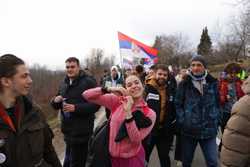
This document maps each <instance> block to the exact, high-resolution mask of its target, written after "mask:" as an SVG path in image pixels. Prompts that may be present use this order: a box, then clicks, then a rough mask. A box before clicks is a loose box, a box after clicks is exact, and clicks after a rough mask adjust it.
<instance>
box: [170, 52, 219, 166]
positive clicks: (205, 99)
mask: <svg viewBox="0 0 250 167" xmlns="http://www.w3.org/2000/svg"><path fill="white" fill-rule="evenodd" d="M206 67H207V66H206V62H205V60H204V59H203V58H202V56H196V57H194V58H193V59H192V60H191V67H190V69H189V70H188V75H187V76H186V78H185V79H184V80H183V81H182V82H181V83H180V84H179V86H178V89H177V92H176V99H175V103H176V113H177V125H178V127H179V129H180V131H181V135H182V154H183V155H182V163H183V167H191V164H192V160H193V155H194V152H195V149H196V146H197V144H198V143H199V144H200V146H201V149H202V152H203V154H204V157H205V160H206V164H207V166H208V167H217V157H218V152H217V145H216V135H217V130H218V124H219V118H220V107H219V93H218V89H217V84H218V83H217V80H216V79H215V78H213V77H212V76H211V75H210V74H208V71H207V70H206Z"/></svg>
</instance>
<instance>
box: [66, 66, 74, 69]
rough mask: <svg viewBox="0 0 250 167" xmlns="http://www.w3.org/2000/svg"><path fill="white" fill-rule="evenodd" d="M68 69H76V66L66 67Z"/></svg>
mask: <svg viewBox="0 0 250 167" xmlns="http://www.w3.org/2000/svg"><path fill="white" fill-rule="evenodd" d="M66 68H67V69H69V68H76V66H66Z"/></svg>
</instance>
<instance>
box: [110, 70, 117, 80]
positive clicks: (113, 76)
mask: <svg viewBox="0 0 250 167" xmlns="http://www.w3.org/2000/svg"><path fill="white" fill-rule="evenodd" d="M111 75H112V78H115V77H116V76H117V75H118V72H117V71H116V69H113V70H112V71H111Z"/></svg>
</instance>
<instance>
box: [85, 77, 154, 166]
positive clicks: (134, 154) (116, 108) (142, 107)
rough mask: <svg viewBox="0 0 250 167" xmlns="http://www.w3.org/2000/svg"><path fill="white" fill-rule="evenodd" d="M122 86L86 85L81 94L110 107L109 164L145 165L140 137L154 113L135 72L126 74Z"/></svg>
mask: <svg viewBox="0 0 250 167" xmlns="http://www.w3.org/2000/svg"><path fill="white" fill-rule="evenodd" d="M125 87H126V88H123V87H106V88H105V87H104V88H94V89H89V90H87V91H85V92H83V97H84V98H85V99H87V100H88V101H90V102H92V103H96V104H99V105H102V106H105V107H106V108H108V109H109V110H111V117H110V126H109V146H108V149H109V153H110V155H111V157H110V160H111V163H112V167H127V166H130V167H144V166H145V152H144V148H143V147H142V140H143V139H144V138H145V137H146V136H147V135H148V134H149V133H150V131H151V130H152V128H153V125H154V122H155V119H156V115H155V113H154V111H152V110H151V109H150V108H149V107H148V106H147V104H146V102H145V101H144V99H143V98H142V94H143V91H144V88H143V85H142V83H141V81H140V79H139V78H138V77H137V76H135V75H130V76H128V77H127V78H126V80H125ZM138 117H139V118H138ZM98 156H99V155H98ZM100 156H101V155H100ZM97 166H98V165H97Z"/></svg>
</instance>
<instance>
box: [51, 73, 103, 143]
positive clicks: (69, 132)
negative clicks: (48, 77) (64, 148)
mask: <svg viewBox="0 0 250 167" xmlns="http://www.w3.org/2000/svg"><path fill="white" fill-rule="evenodd" d="M94 87H96V81H95V80H94V78H93V77H90V76H88V75H86V74H85V73H84V72H83V71H81V72H80V74H79V76H78V77H77V78H76V79H75V80H74V81H73V82H72V84H71V85H70V81H69V78H68V77H66V78H65V79H64V81H63V82H62V83H61V85H60V87H59V91H58V95H61V96H63V97H64V98H66V103H69V104H74V105H75V107H76V110H75V111H74V112H71V113H66V114H65V113H64V112H62V103H55V102H54V99H53V100H52V101H51V104H52V106H53V108H54V109H60V110H61V120H62V124H61V128H62V132H63V134H64V138H65V141H66V142H67V143H72V144H80V143H84V142H87V141H88V139H89V137H90V136H91V134H92V132H93V127H94V118H95V115H94V114H95V112H96V111H98V109H99V106H98V105H96V104H93V103H89V102H87V101H86V100H85V99H84V98H83V96H82V93H83V92H84V91H85V90H87V89H90V88H94Z"/></svg>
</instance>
